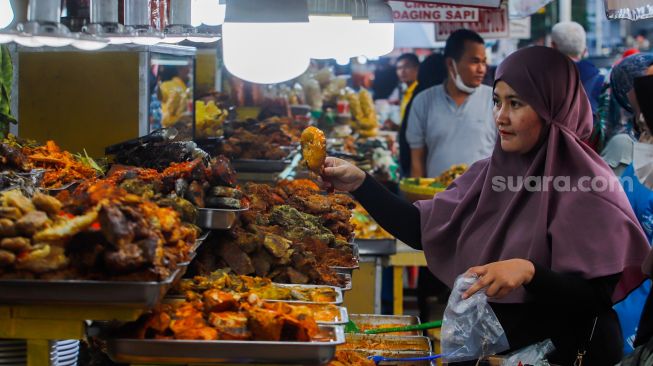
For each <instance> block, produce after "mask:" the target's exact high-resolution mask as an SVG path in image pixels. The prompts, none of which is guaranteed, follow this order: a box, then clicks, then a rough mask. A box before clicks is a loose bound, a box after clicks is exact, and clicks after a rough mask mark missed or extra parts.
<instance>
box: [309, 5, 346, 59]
mask: <svg viewBox="0 0 653 366" xmlns="http://www.w3.org/2000/svg"><path fill="white" fill-rule="evenodd" d="M308 10H309V16H308V18H309V22H310V27H311V34H312V36H313V41H312V42H311V43H310V44H311V45H313V46H312V49H311V57H312V58H314V59H319V60H325V59H329V58H341V59H342V58H345V57H352V56H357V55H356V53H357V50H356V48H357V47H355V43H354V39H355V38H357V37H356V35H355V33H354V32H355V31H356V30H355V28H354V23H353V17H352V1H351V0H308Z"/></svg>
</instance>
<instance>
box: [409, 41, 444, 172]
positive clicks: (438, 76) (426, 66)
mask: <svg viewBox="0 0 653 366" xmlns="http://www.w3.org/2000/svg"><path fill="white" fill-rule="evenodd" d="M446 78H447V67H446V64H445V62H444V55H442V54H441V53H434V54H431V55H430V56H429V57H427V58H425V59H424V61H422V63H421V64H420V65H419V72H418V73H417V83H416V84H417V87H416V88H415V91H413V96H412V98H411V99H410V101H408V104H407V105H406V113H404V118H403V119H402V120H401V129H400V130H399V166H400V168H401V174H402V176H403V177H410V146H409V145H408V141H407V140H406V129H407V127H408V116H410V109H411V106H412V105H413V101H414V100H415V97H417V95H419V94H420V93H421V92H423V91H424V90H426V89H428V88H430V87H432V86H435V85H439V84H442V83H443V82H444V81H445V80H446Z"/></svg>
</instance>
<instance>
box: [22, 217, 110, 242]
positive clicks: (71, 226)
mask: <svg viewBox="0 0 653 366" xmlns="http://www.w3.org/2000/svg"><path fill="white" fill-rule="evenodd" d="M97 217H98V213H97V209H93V210H91V211H89V212H88V213H86V214H85V215H82V216H76V217H75V218H72V219H70V220H64V221H61V222H60V223H58V224H55V225H54V226H52V227H49V228H47V229H45V230H43V231H39V232H37V233H36V234H34V238H33V239H34V241H37V242H40V241H56V240H61V239H64V238H69V237H71V236H74V235H75V234H77V233H79V232H81V231H83V230H86V229H88V227H89V226H91V224H93V222H94V221H95V220H96V219H97Z"/></svg>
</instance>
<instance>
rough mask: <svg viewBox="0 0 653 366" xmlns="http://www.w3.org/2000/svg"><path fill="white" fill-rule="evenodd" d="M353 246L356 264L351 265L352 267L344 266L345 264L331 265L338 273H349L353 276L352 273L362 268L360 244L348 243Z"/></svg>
mask: <svg viewBox="0 0 653 366" xmlns="http://www.w3.org/2000/svg"><path fill="white" fill-rule="evenodd" d="M348 245H349V246H350V247H351V251H352V254H353V257H354V258H356V265H355V266H351V267H343V266H331V267H330V268H331V269H333V270H334V271H336V272H338V273H347V274H349V275H350V276H351V274H352V273H353V272H354V270H355V269H359V268H360V265H359V263H360V253H359V250H358V245H356V244H348Z"/></svg>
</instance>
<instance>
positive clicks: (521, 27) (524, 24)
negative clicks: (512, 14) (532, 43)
mask: <svg viewBox="0 0 653 366" xmlns="http://www.w3.org/2000/svg"><path fill="white" fill-rule="evenodd" d="M508 29H509V30H510V38H516V39H530V38H531V17H526V18H521V19H510V24H509V26H508Z"/></svg>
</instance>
